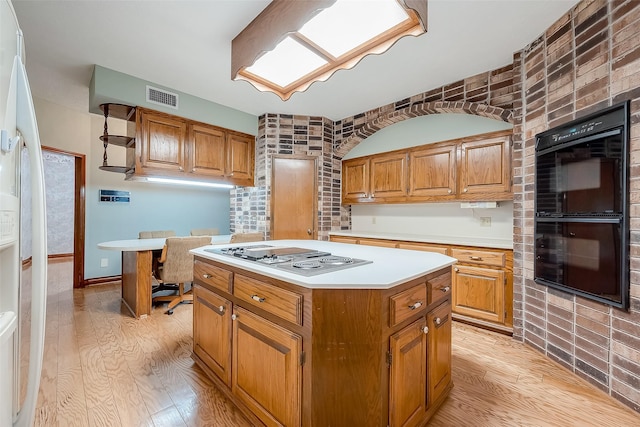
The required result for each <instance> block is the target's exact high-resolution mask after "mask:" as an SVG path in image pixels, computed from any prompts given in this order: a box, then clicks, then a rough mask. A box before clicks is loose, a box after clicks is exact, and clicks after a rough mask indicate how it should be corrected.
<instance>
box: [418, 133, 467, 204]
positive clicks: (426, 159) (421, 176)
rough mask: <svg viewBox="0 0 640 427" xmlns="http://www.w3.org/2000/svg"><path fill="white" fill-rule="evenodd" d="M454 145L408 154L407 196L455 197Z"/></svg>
mask: <svg viewBox="0 0 640 427" xmlns="http://www.w3.org/2000/svg"><path fill="white" fill-rule="evenodd" d="M456 151H457V150H456V145H445V146H437V147H432V148H426V149H422V150H415V151H410V152H409V195H410V196H413V197H437V198H438V199H451V198H455V197H456Z"/></svg>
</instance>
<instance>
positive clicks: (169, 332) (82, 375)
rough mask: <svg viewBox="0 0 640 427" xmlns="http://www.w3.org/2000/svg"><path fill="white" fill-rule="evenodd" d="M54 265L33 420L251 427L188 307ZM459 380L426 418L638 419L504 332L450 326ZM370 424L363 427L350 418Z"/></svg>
mask: <svg viewBox="0 0 640 427" xmlns="http://www.w3.org/2000/svg"><path fill="white" fill-rule="evenodd" d="M71 274H72V269H71V263H70V262H68V261H66V262H65V261H63V262H60V261H57V262H52V263H50V265H49V282H50V283H49V298H48V307H47V310H48V311H47V331H46V334H47V335H46V338H45V356H44V364H43V371H42V382H41V387H40V393H39V398H38V408H37V413H36V423H35V425H36V426H126V427H129V426H156V427H160V426H212V427H215V426H234V427H242V426H248V425H249V423H248V422H247V421H246V419H245V418H244V417H243V415H242V414H241V413H240V412H239V411H238V410H236V409H235V408H234V406H233V405H232V404H230V403H229V402H228V401H227V400H226V399H225V398H224V397H223V396H222V395H221V393H219V392H218V391H217V390H216V388H215V387H214V386H213V385H212V383H211V382H210V381H209V380H208V379H207V377H206V376H205V375H204V374H203V372H202V371H201V370H200V369H199V368H198V367H197V366H196V365H195V364H194V362H193V361H192V360H191V358H190V354H191V345H192V341H191V324H192V319H191V316H192V306H191V305H186V304H183V305H181V306H179V307H178V308H177V309H176V310H175V314H174V315H173V316H167V315H165V314H163V311H164V310H162V307H161V306H160V307H158V308H157V309H155V310H154V312H153V314H152V315H151V316H150V317H148V318H146V319H142V320H135V319H133V318H132V317H131V316H130V315H129V314H128V313H127V312H126V311H125V310H124V309H123V307H122V305H121V303H120V300H119V296H120V286H119V282H116V283H111V284H105V285H99V286H92V287H89V288H86V289H84V290H76V291H74V290H72V289H71V287H72V285H71V283H72V280H71ZM453 381H454V388H453V390H452V392H451V395H450V397H449V398H448V399H447V401H446V402H445V404H444V406H443V407H442V408H441V409H440V410H439V412H438V413H437V414H436V416H435V417H434V418H433V419H432V421H431V423H430V424H429V425H430V426H599V427H607V426H619V427H623V426H624V427H626V426H629V427H631V426H640V414H638V413H636V412H633V411H632V410H630V409H629V408H627V407H625V406H623V405H621V404H620V403H618V402H617V401H615V400H614V399H612V398H610V397H609V396H607V395H606V394H604V393H602V392H601V391H600V390H598V389H596V388H594V387H592V386H591V385H589V384H588V383H586V382H584V381H583V380H581V379H579V378H578V377H576V376H575V375H573V374H571V373H569V372H567V371H566V370H564V369H563V368H561V367H559V366H558V365H556V364H555V363H554V362H551V361H549V360H547V359H545V358H544V357H543V356H541V355H540V354H538V353H537V352H535V351H534V350H532V349H530V348H528V347H526V346H524V345H523V344H520V343H518V342H516V341H514V340H512V339H511V338H510V337H507V336H504V335H500V334H495V333H492V332H488V331H484V330H480V329H476V328H474V327H471V326H467V325H463V324H458V323H454V327H453ZM349 427H368V426H349Z"/></svg>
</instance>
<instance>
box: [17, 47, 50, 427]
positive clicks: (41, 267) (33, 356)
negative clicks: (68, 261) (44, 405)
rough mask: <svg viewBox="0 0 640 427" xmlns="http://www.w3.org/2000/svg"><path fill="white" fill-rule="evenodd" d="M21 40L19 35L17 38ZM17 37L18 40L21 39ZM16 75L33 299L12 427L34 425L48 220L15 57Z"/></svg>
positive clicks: (29, 106) (24, 84)
mask: <svg viewBox="0 0 640 427" xmlns="http://www.w3.org/2000/svg"><path fill="white" fill-rule="evenodd" d="M20 36H21V35H20ZM20 36H19V37H20ZM13 72H14V73H16V77H17V81H16V83H17V87H16V92H17V93H16V101H17V107H16V128H17V130H18V131H19V132H20V133H21V134H22V140H23V141H24V144H25V146H26V147H27V150H29V161H30V168H31V194H32V196H31V197H32V201H31V204H32V209H33V211H32V239H33V244H32V267H31V273H32V298H31V346H30V352H29V373H28V379H27V392H26V397H25V400H24V404H23V406H22V408H20V411H19V412H18V415H17V417H16V419H15V421H14V426H15V427H28V426H31V425H32V424H33V419H34V416H35V407H36V402H37V399H38V389H39V388H40V373H41V371H42V357H43V353H44V333H45V320H46V309H47V218H46V211H45V208H46V199H45V194H44V169H43V162H42V148H41V146H40V135H39V134H38V124H37V123H36V115H35V108H34V105H33V99H32V98H31V89H30V87H29V81H28V79H27V73H26V70H25V68H24V65H23V64H22V61H21V60H20V56H18V55H16V57H15V58H14V61H13Z"/></svg>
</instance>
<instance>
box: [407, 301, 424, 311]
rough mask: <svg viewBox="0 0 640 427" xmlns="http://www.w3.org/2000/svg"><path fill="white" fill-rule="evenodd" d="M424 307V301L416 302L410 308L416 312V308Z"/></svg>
mask: <svg viewBox="0 0 640 427" xmlns="http://www.w3.org/2000/svg"><path fill="white" fill-rule="evenodd" d="M420 307H422V301H416V302H414V303H413V304H411V305H410V306H409V308H410V309H411V310H415V309H416V308H420Z"/></svg>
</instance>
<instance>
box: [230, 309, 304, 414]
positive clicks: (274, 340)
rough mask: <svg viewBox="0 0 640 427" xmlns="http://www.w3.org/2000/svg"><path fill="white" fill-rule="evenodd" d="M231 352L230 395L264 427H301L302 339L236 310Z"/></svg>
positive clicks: (261, 319)
mask: <svg viewBox="0 0 640 427" xmlns="http://www.w3.org/2000/svg"><path fill="white" fill-rule="evenodd" d="M232 348H233V351H232V352H233V366H234V367H235V369H234V370H233V382H232V385H231V390H232V393H233V394H234V395H236V396H237V397H238V398H239V399H240V400H242V401H243V402H244V404H245V405H247V407H249V409H250V410H251V412H253V413H254V414H255V415H257V416H258V418H260V420H261V421H262V422H263V423H264V424H265V425H267V426H298V425H300V416H301V405H300V398H301V394H302V365H301V358H300V355H301V354H302V337H301V336H300V335H297V334H295V333H292V332H291V331H289V330H287V329H285V328H282V327H280V326H278V325H276V324H274V323H272V322H269V321H268V320H265V319H263V318H261V317H260V316H258V315H256V314H253V313H251V312H250V311H248V310H244V309H242V308H236V309H235V310H234V316H233V344H232Z"/></svg>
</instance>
